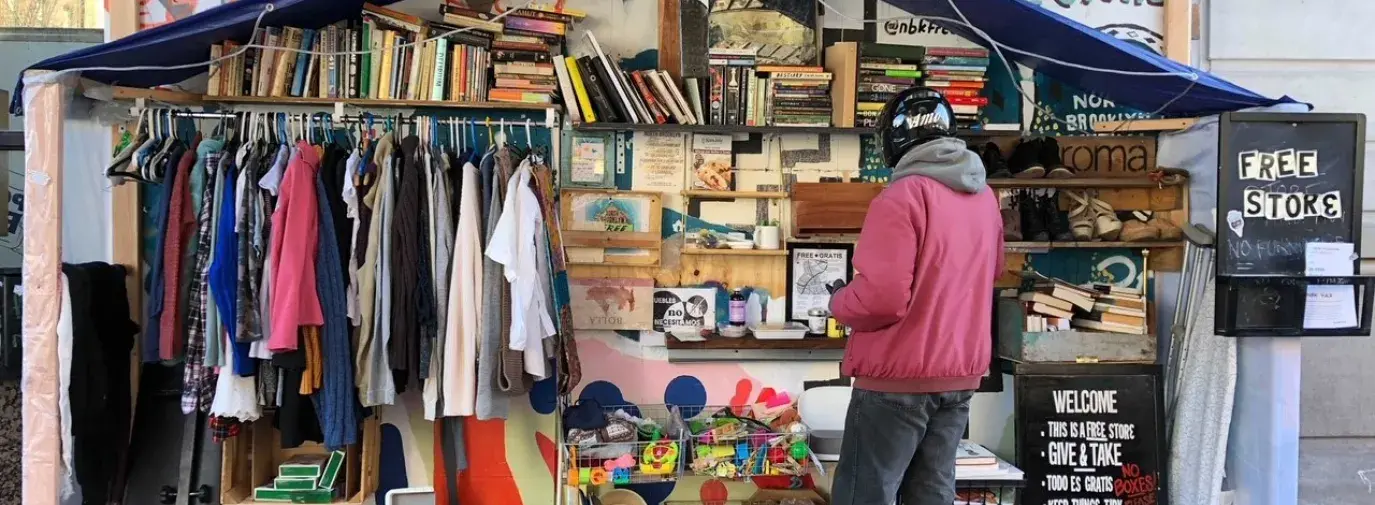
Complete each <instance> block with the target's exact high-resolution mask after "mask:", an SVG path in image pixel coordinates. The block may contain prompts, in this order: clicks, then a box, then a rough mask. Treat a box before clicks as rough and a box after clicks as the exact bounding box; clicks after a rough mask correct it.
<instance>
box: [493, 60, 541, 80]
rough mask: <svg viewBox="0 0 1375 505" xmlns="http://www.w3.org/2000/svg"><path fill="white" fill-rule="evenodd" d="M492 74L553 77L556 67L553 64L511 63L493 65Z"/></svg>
mask: <svg viewBox="0 0 1375 505" xmlns="http://www.w3.org/2000/svg"><path fill="white" fill-rule="evenodd" d="M492 72H495V73H498V74H521V75H539V76H549V77H553V76H554V65H553V64H552V63H530V62H525V61H511V62H505V63H496V64H493V65H492Z"/></svg>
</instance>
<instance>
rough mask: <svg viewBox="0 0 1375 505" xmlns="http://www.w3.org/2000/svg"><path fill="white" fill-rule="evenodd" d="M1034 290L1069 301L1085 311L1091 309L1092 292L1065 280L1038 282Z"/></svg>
mask: <svg viewBox="0 0 1375 505" xmlns="http://www.w3.org/2000/svg"><path fill="white" fill-rule="evenodd" d="M1036 290H1037V291H1039V292H1042V293H1045V294H1048V295H1050V296H1053V297H1055V298H1059V299H1061V300H1064V301H1066V302H1069V303H1070V304H1072V305H1074V306H1075V307H1078V308H1079V309H1081V310H1083V311H1085V312H1088V311H1091V310H1093V303H1094V301H1093V300H1094V297H1093V293H1092V292H1090V291H1086V290H1084V289H1082V288H1079V287H1077V286H1074V285H1072V284H1069V283H1067V282H1064V281H1058V280H1050V281H1046V282H1038V283H1037V284H1036Z"/></svg>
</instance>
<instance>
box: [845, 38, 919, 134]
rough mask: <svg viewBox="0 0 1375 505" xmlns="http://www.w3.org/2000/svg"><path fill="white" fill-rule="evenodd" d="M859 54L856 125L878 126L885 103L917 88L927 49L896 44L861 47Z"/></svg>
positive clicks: (864, 45)
mask: <svg viewBox="0 0 1375 505" xmlns="http://www.w3.org/2000/svg"><path fill="white" fill-rule="evenodd" d="M859 51H860V54H859V75H858V76H857V78H856V79H857V82H856V88H855V99H856V100H857V102H858V103H857V104H856V106H855V126H858V127H862V128H873V127H876V126H878V116H879V113H880V112H882V111H883V106H884V104H886V103H888V101H889V100H891V99H892V98H893V97H894V96H897V94H898V93H900V92H902V91H903V90H906V89H907V88H911V87H913V86H916V85H917V84H918V83H919V80H920V79H921V77H922V71H921V64H922V62H923V57H924V56H925V55H926V48H924V47H921V46H903V45H897V44H862V45H861V46H860V49H859Z"/></svg>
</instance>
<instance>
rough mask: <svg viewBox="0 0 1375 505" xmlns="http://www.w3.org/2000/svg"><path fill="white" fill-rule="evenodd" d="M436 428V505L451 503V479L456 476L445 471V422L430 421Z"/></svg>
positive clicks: (433, 480)
mask: <svg viewBox="0 0 1375 505" xmlns="http://www.w3.org/2000/svg"><path fill="white" fill-rule="evenodd" d="M430 426H432V427H433V429H434V479H432V480H431V482H434V505H449V479H451V478H454V477H456V476H454V475H449V474H448V473H447V472H445V471H444V468H445V465H444V422H443V421H435V422H432V423H430Z"/></svg>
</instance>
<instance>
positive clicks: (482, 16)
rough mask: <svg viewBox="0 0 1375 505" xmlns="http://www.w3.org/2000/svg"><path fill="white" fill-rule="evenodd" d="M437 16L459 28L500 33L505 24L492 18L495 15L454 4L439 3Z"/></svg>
mask: <svg viewBox="0 0 1375 505" xmlns="http://www.w3.org/2000/svg"><path fill="white" fill-rule="evenodd" d="M439 16H440V18H441V19H443V20H444V22H445V23H448V24H451V25H454V26H458V27H461V28H472V29H475V30H483V31H487V32H491V33H502V32H503V31H504V30H505V25H504V24H503V23H502V22H501V20H495V21H494V20H493V19H492V18H494V17H495V16H493V15H491V14H488V13H483V12H478V11H475V10H471V9H464V8H462V7H457V6H454V5H448V4H441V5H440V6H439Z"/></svg>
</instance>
